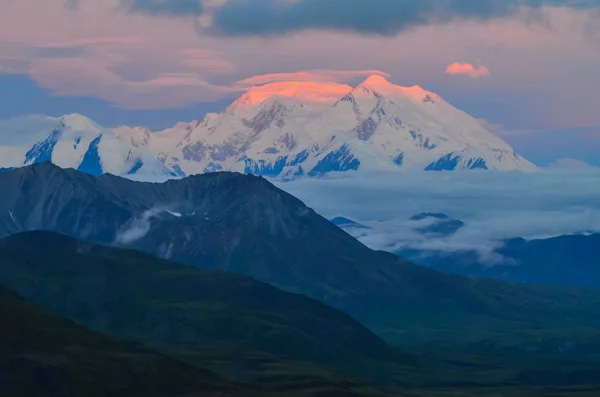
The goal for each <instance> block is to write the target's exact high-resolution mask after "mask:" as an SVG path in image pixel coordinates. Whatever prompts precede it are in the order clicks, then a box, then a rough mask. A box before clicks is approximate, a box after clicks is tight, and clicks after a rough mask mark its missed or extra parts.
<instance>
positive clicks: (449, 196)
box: [278, 169, 600, 265]
mask: <svg viewBox="0 0 600 397" xmlns="http://www.w3.org/2000/svg"><path fill="white" fill-rule="evenodd" d="M278 185H279V187H281V188H282V189H284V190H286V191H288V192H290V193H291V194H293V195H295V196H297V197H299V198H300V199H301V200H303V201H304V202H305V203H306V204H307V205H308V206H310V207H312V208H314V209H315V210H316V211H317V212H319V213H320V214H322V215H323V216H325V217H327V218H329V219H331V218H333V217H336V216H345V217H348V218H351V219H353V220H356V221H357V222H359V223H361V224H363V225H365V226H368V227H369V228H368V229H354V230H351V234H353V235H354V236H355V237H357V238H358V239H359V240H361V241H362V242H363V243H365V244H366V245H368V246H370V247H372V248H375V249H382V250H387V251H397V250H401V249H406V248H413V249H421V250H438V251H445V252H455V251H464V250H474V251H476V252H478V253H479V255H480V258H481V259H482V263H484V264H486V265H495V264H498V263H501V262H502V260H503V258H501V257H499V256H498V255H497V254H496V253H495V250H496V248H498V247H500V246H501V245H502V243H503V241H504V240H505V239H510V238H515V237H523V238H526V239H535V238H549V237H554V236H559V235H564V234H571V233H578V232H600V170H597V169H596V170H594V169H590V170H577V171H573V170H572V171H569V172H567V171H561V172H550V171H545V172H539V173H513V172H506V173H501V172H455V173H427V172H417V173H401V174H385V173H378V174H368V173H364V174H360V173H349V174H347V175H340V176H336V177H330V178H326V179H310V178H304V179H299V180H296V181H292V182H286V183H278ZM421 212H436V213H445V214H447V215H449V216H450V217H452V218H455V219H460V220H462V221H464V222H465V226H464V227H462V228H461V229H460V230H458V231H457V232H456V233H455V234H454V235H452V236H447V237H441V236H440V237H437V238H434V237H432V236H427V235H423V233H421V232H419V231H418V230H416V228H415V222H414V221H410V220H409V218H410V217H411V216H413V215H415V214H419V213H421Z"/></svg>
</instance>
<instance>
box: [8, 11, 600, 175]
mask: <svg viewBox="0 0 600 397" xmlns="http://www.w3.org/2000/svg"><path fill="white" fill-rule="evenodd" d="M598 65H600V2H599V1H597V0H44V1H39V0H0V118H10V117H14V116H19V115H24V114H30V113H41V114H48V115H51V116H60V115H62V114H67V113H82V114H85V115H86V116H88V117H90V118H92V119H94V120H95V121H97V122H98V123H100V124H102V125H104V126H109V127H110V126H116V125H121V124H133V125H142V126H146V127H150V128H152V129H162V128H166V127H168V126H171V125H173V124H175V123H176V122H177V121H190V120H194V119H200V118H202V116H203V115H204V114H205V113H206V112H214V111H219V110H221V109H223V108H224V107H225V106H226V105H227V104H229V103H230V102H231V101H232V100H234V99H235V98H236V97H238V96H239V95H240V94H241V93H242V92H244V91H245V90H247V89H248V88H249V87H251V86H253V85H256V84H261V83H265V82H269V81H285V80H303V81H311V80H318V81H320V82H337V83H344V84H350V85H354V84H357V83H359V82H360V81H361V80H363V79H364V78H365V77H367V76H368V75H369V74H371V73H381V74H385V75H386V76H387V77H388V79H389V80H390V81H391V82H393V83H395V84H399V85H404V86H411V85H414V84H418V85H421V86H422V87H424V88H425V89H428V90H430V91H434V92H436V93H438V94H439V95H441V96H442V97H443V98H445V99H446V100H448V101H449V102H450V103H452V104H454V105H455V106H457V107H459V108H461V109H463V110H465V111H466V112H467V113H469V114H471V115H473V116H474V117H477V118H481V119H485V120H486V121H487V122H488V123H489V125H490V128H491V129H493V130H494V131H495V132H497V133H498V134H499V135H500V136H502V137H503V138H504V139H505V140H507V141H508V142H509V143H510V144H511V145H513V146H514V147H515V148H516V149H517V151H519V152H520V153H521V154H523V155H524V156H526V157H528V158H529V159H531V160H532V161H534V162H535V163H536V164H539V165H543V166H555V167H569V168H581V167H585V163H589V164H593V165H600V156H599V155H598V153H600V111H598V109H599V107H600V100H598V95H599V92H600V73H598ZM565 158H566V159H567V160H565ZM574 159H576V160H577V161H579V162H577V161H575V160H574ZM581 162H585V163H581Z"/></svg>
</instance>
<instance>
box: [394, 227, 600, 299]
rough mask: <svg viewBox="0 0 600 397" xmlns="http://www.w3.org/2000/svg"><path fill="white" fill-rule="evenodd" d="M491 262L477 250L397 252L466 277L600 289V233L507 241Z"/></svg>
mask: <svg viewBox="0 0 600 397" xmlns="http://www.w3.org/2000/svg"><path fill="white" fill-rule="evenodd" d="M494 252H495V254H497V255H498V257H499V258H502V260H501V261H500V262H499V263H498V262H494V263H487V262H486V260H485V259H482V258H481V257H480V255H479V254H478V253H477V252H476V251H468V250H461V251H455V252H443V251H431V250H419V249H402V250H399V251H397V254H398V255H400V256H401V257H403V258H406V259H408V260H410V261H411V262H413V263H417V264H420V265H423V266H428V267H432V268H434V269H437V270H439V271H443V272H447V273H453V274H460V275H465V276H474V277H486V278H494V279H498V280H503V281H508V282H514V283H526V284H550V285H565V286H577V287H594V288H600V259H599V258H600V234H591V235H586V234H574V235H564V236H558V237H553V238H549V239H538V240H525V239H522V238H514V239H510V240H506V241H504V242H503V243H502V245H501V246H500V247H499V248H497V249H496V250H495V251H494Z"/></svg>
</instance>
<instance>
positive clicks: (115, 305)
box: [0, 232, 414, 378]
mask: <svg viewBox="0 0 600 397" xmlns="http://www.w3.org/2000/svg"><path fill="white" fill-rule="evenodd" d="M32 247H35V249H32ZM0 284H3V285H5V286H7V287H9V288H11V289H12V290H14V291H16V292H17V293H19V294H21V295H22V296H25V297H27V298H28V299H30V300H32V301H34V302H38V303H39V304H42V305H44V306H46V307H48V308H51V309H52V310H54V311H56V312H58V313H60V314H61V315H63V316H66V317H69V318H71V319H73V320H75V321H77V322H78V323H81V324H84V325H86V326H88V327H90V328H92V329H94V330H97V331H101V332H106V333H109V334H111V335H114V336H117V337H119V338H123V339H127V340H136V341H138V342H142V343H144V344H146V345H149V346H153V347H156V348H161V349H165V350H167V351H170V352H178V353H177V354H178V355H179V354H181V355H182V356H183V357H185V358H186V359H188V360H190V361H192V362H198V361H197V360H200V363H203V362H204V357H205V354H206V353H205V352H211V351H216V352H220V354H225V353H224V352H232V353H235V354H237V355H238V356H240V358H239V359H238V361H239V364H237V365H238V366H240V367H241V362H242V359H241V357H242V356H243V355H244V354H249V353H244V352H252V351H254V352H257V353H261V354H262V355H263V356H264V355H267V357H264V358H263V360H266V359H268V355H273V356H274V357H280V358H282V359H288V360H296V361H299V362H305V363H313V364H318V365H327V366H330V367H333V368H338V370H346V371H348V372H354V373H360V374H364V376H365V377H374V375H373V372H376V371H375V370H373V371H371V372H370V370H369V364H370V363H371V364H373V365H374V363H375V362H386V361H389V362H392V363H394V362H396V363H397V364H399V365H400V364H402V363H403V361H407V362H409V363H410V362H411V361H414V359H412V358H410V357H408V356H407V355H403V354H401V353H399V352H397V351H396V350H395V349H394V348H391V347H390V346H388V345H387V344H386V343H384V342H383V341H382V340H381V339H379V338H378V337H376V336H375V335H374V334H372V333H371V332H370V331H368V330H367V329H366V328H364V327H363V326H362V325H360V324H359V323H358V322H356V321H355V320H353V319H351V318H350V317H349V316H348V315H346V314H345V313H342V312H340V311H338V310H335V309H331V308H329V307H327V306H325V305H323V304H322V303H320V302H317V301H314V300H312V299H308V298H306V297H304V296H302V295H296V294H290V293H287V292H283V291H280V290H278V289H276V288H274V287H272V286H269V285H266V284H263V283H260V282H257V281H254V280H252V279H250V278H247V277H242V276H237V275H233V274H228V273H224V272H216V271H210V270H205V269H200V268H194V267H189V266H183V265H179V264H176V263H172V262H167V261H164V260H160V259H157V258H154V257H152V256H150V255H148V254H144V253H140V252H136V251H127V250H120V249H116V248H110V247H104V246H96V245H93V244H90V243H82V242H79V241H77V240H73V239H71V238H68V237H66V236H62V235H57V234H52V233H48V232H28V233H24V234H18V235H14V236H11V237H7V238H5V239H3V240H0ZM227 354H229V353H227ZM230 365H234V366H235V365H236V361H235V360H232V362H231V363H230ZM280 365H281V364H280ZM385 376H386V375H383V377H384V378H385Z"/></svg>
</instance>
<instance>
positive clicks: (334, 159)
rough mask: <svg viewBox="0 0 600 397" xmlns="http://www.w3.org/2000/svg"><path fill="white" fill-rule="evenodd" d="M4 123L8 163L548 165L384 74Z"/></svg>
mask: <svg viewBox="0 0 600 397" xmlns="http://www.w3.org/2000/svg"><path fill="white" fill-rule="evenodd" d="M0 133H1V134H2V136H3V137H10V138H9V139H8V141H7V142H0V168H7V169H10V168H14V167H20V166H23V165H28V164H32V163H37V162H43V161H51V162H53V163H54V164H56V165H59V166H61V167H65V168H67V167H68V168H75V169H79V170H81V171H85V172H88V173H91V174H93V175H101V174H104V173H111V174H115V175H122V176H135V177H136V178H137V179H144V178H145V177H156V176H159V177H165V176H172V177H180V176H186V175H191V174H199V173H207V172H214V171H225V170H227V171H237V172H243V173H251V174H255V175H263V176H268V177H282V178H294V177H297V176H301V175H307V176H320V175H324V174H328V173H331V172H343V171H362V170H367V171H379V170H385V171H394V170H397V171H401V170H427V171H454V170H469V169H481V170H497V171H508V170H521V171H533V170H535V169H536V167H535V166H534V165H533V164H532V163H530V162H529V161H527V160H526V159H524V158H523V157H521V156H519V155H518V154H517V153H516V152H515V151H514V150H513V149H512V148H511V147H510V146H509V145H508V144H506V143H505V142H504V141H502V140H501V139H500V138H498V137H497V136H495V135H494V134H492V133H491V132H490V131H488V130H486V129H485V128H484V127H483V126H482V125H481V124H480V123H479V122H478V121H477V120H476V119H474V118H473V117H471V116H469V115H468V114H466V113H465V112H463V111H461V110H459V109H457V108H455V107H453V106H452V105H450V104H449V103H448V102H446V101H445V100H444V99H442V98H441V97H440V96H438V95H436V94H434V93H432V92H429V91H426V90H424V89H423V88H421V87H419V86H414V87H401V86H397V85H394V84H391V83H390V82H388V81H387V80H386V79H385V78H384V77H381V76H378V75H373V76H371V77H369V78H368V79H367V80H365V81H364V82H363V83H361V84H359V85H358V86H357V87H355V88H352V87H350V86H345V85H342V84H329V83H313V82H276V83H269V84H265V85H262V86H257V87H252V88H250V89H249V90H248V91H247V92H246V93H244V94H243V95H242V96H241V97H240V98H239V99H237V100H236V101H235V102H233V103H232V104H231V105H230V106H229V107H227V108H226V109H225V110H224V111H222V112H221V113H219V114H215V113H209V114H207V115H206V116H205V117H204V118H203V119H201V120H199V121H194V122H190V123H178V124H177V125H175V126H174V127H172V128H169V129H166V130H164V131H158V132H153V131H150V130H148V129H146V128H141V127H127V126H123V127H117V128H103V127H102V126H100V125H98V124H96V123H94V122H93V121H91V120H90V119H88V118H86V117H84V116H81V115H77V114H72V115H67V116H63V117H60V118H52V117H45V116H29V117H23V118H15V119H9V120H5V121H2V122H0ZM4 140H5V141H6V138H4Z"/></svg>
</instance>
